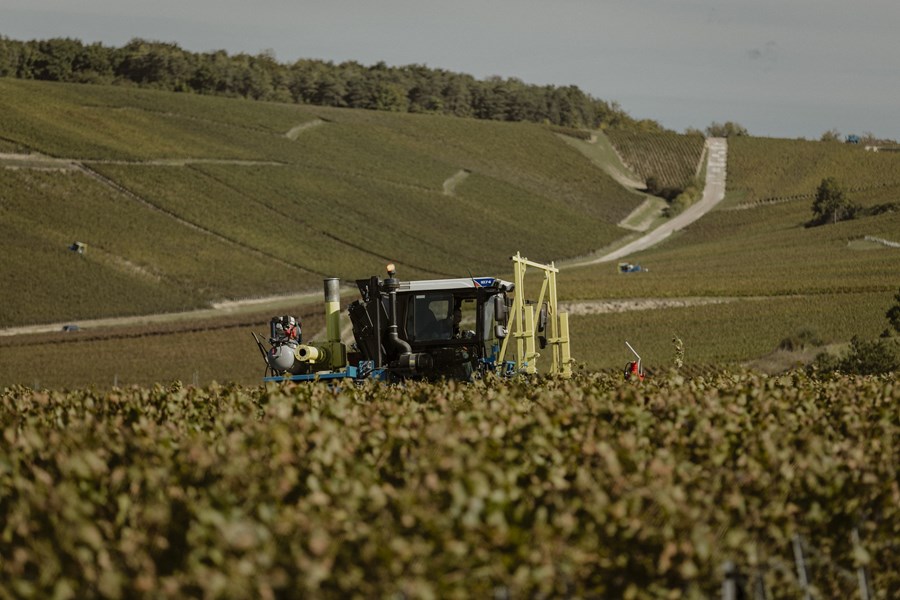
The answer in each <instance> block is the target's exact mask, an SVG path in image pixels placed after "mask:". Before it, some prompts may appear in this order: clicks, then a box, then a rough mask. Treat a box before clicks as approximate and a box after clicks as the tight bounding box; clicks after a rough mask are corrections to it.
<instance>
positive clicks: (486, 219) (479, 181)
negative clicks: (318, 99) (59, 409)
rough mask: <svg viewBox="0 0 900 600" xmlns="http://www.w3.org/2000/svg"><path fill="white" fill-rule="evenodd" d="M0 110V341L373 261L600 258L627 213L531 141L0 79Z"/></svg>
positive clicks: (577, 169)
mask: <svg viewBox="0 0 900 600" xmlns="http://www.w3.org/2000/svg"><path fill="white" fill-rule="evenodd" d="M0 95H2V97H3V98H4V111H2V113H0V152H2V153H4V154H3V155H2V157H0V166H2V167H5V168H0V198H2V200H3V202H2V208H0V210H2V214H3V227H4V229H5V230H6V233H8V235H7V236H6V238H5V239H6V242H4V245H6V246H9V247H8V249H7V251H6V252H5V254H4V258H3V259H0V260H2V261H3V265H4V266H3V278H4V280H5V283H7V284H8V285H5V286H3V291H0V303H3V304H4V305H5V306H7V307H8V309H7V310H5V311H3V314H2V315H0V326H12V325H21V324H28V323H40V322H48V321H49V322H52V321H56V320H64V319H77V318H89V317H97V316H114V315H121V314H142V313H144V312H147V311H168V310H184V309H187V308H192V307H201V306H205V305H207V304H208V303H209V302H211V301H215V300H220V299H227V298H240V297H247V296H264V295H273V294H285V293H292V292H297V291H303V290H308V289H316V288H317V287H318V286H319V282H320V280H321V278H322V277H323V276H338V277H341V278H344V279H353V278H356V277H362V276H367V275H369V274H372V273H378V272H380V271H381V270H382V268H383V265H384V263H385V262H386V261H393V262H396V263H397V264H398V266H399V268H400V269H401V271H400V272H401V273H402V274H403V275H404V276H406V277H422V276H432V277H433V276H449V275H453V276H460V275H467V274H470V273H473V274H477V273H486V272H497V271H499V270H503V269H506V268H508V267H507V259H508V256H509V255H511V254H512V253H514V252H515V251H517V250H520V251H522V252H523V253H524V254H526V255H528V256H529V257H531V258H533V259H535V260H553V259H558V258H562V257H566V256H575V255H580V254H584V253H585V252H588V251H591V250H593V249H595V248H597V247H601V246H604V245H606V244H608V243H610V242H611V241H613V240H615V239H617V238H618V237H620V236H621V235H622V234H623V233H624V232H623V231H622V230H620V229H619V228H618V227H617V226H616V223H618V222H619V221H620V220H621V219H622V218H623V217H624V216H626V215H627V214H629V212H630V211H631V210H633V209H634V207H635V206H636V205H637V203H638V201H639V200H638V199H637V198H636V197H635V196H634V195H633V194H630V193H629V192H628V191H626V190H624V189H623V188H622V187H621V186H619V185H618V184H616V183H615V182H614V181H613V180H612V179H611V178H610V177H609V176H607V175H606V174H605V173H604V172H603V171H602V170H601V169H599V168H597V167H596V166H595V165H592V164H591V162H590V161H589V160H588V159H587V158H585V157H584V156H583V155H582V154H580V153H579V152H578V151H576V150H574V149H572V148H571V147H569V146H568V145H567V144H565V143H564V142H562V141H561V140H559V138H558V137H557V136H556V135H554V134H553V133H551V132H550V131H549V130H547V129H546V128H543V127H541V126H538V125H533V124H524V123H516V124H513V123H498V122H489V121H475V120H471V119H459V118H452V117H441V116H434V115H408V114H391V113H378V112H371V111H358V110H347V109H329V108H321V107H303V106H296V105H282V104H275V103H262V102H250V101H242V100H233V99H223V98H213V97H201V96H192V95H185V94H173V93H164V92H154V91H150V90H138V89H129V88H122V87H104V86H81V85H71V84H58V83H55V84H54V83H43V82H33V81H19V80H9V79H0ZM23 155H27V156H23ZM42 157H50V158H51V159H56V160H55V161H54V160H45V159H42ZM460 172H463V173H465V174H466V176H465V177H464V178H459V177H458V174H459V173H460ZM448 181H452V182H453V185H452V189H451V191H447V190H446V189H445V183H446V182H448ZM73 241H80V242H83V243H86V244H87V247H88V251H87V253H86V254H84V255H82V256H78V255H75V254H74V253H71V252H68V251H67V247H68V245H70V244H72V242H73Z"/></svg>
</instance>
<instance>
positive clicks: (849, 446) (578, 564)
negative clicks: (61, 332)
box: [0, 373, 900, 598]
mask: <svg viewBox="0 0 900 600" xmlns="http://www.w3.org/2000/svg"><path fill="white" fill-rule="evenodd" d="M898 400H900V387H898V386H897V384H896V382H895V381H894V380H893V379H891V378H887V377H880V378H878V377H834V378H831V379H812V378H809V377H807V376H806V375H804V374H800V373H797V374H792V375H787V376H782V377H779V378H767V377H763V376H757V375H750V374H734V375H731V374H724V375H716V376H708V377H696V378H693V379H689V380H686V379H684V378H682V377H679V376H677V375H672V376H670V377H659V378H655V379H653V380H651V379H648V380H646V381H644V382H643V383H642V384H633V383H624V382H622V381H620V380H619V379H618V378H613V377H611V376H606V375H582V376H579V377H578V378H576V379H575V380H572V381H567V382H556V381H545V382H538V383H534V384H528V383H526V382H513V383H508V382H495V381H487V382H478V383H476V384H472V385H461V384H456V383H446V384H437V385H425V384H421V385H420V384H410V385H406V386H403V387H388V386H377V385H371V386H369V385H367V386H363V387H359V388H352V387H351V388H345V389H342V390H336V389H333V388H329V387H326V386H296V387H291V386H288V387H274V386H273V387H267V388H246V389H242V388H238V387H235V386H217V385H213V386H211V387H208V388H203V389H200V388H184V387H182V386H180V385H177V384H176V385H172V386H170V387H164V386H155V387H152V388H138V387H135V388H130V389H119V390H113V391H110V392H96V391H91V390H76V391H70V392H47V391H33V390H30V389H25V388H13V389H7V390H6V391H4V392H3V393H2V396H0V431H2V436H3V443H2V446H0V514H2V515H3V519H2V521H0V557H2V558H0V598H5V597H24V598H27V597H56V598H75V597H89V596H100V597H109V598H125V597H149V596H157V595H159V594H163V595H165V596H167V597H182V596H191V597H199V596H203V597H223V598H229V597H234V598H239V597H240V598H242V597H262V598H272V597H298V596H299V597H341V598H344V597H396V596H398V595H402V596H403V597H409V598H453V597H459V598H462V597H492V596H496V595H497V594H498V593H500V594H501V595H508V596H509V597H516V598H522V597H585V596H586V597H604V598H605V597H639V598H656V597H666V598H678V597H711V596H713V595H715V594H717V593H718V590H719V589H721V567H722V564H723V562H724V561H725V560H730V561H733V562H734V563H735V564H736V565H738V567H739V568H740V569H742V570H743V572H745V573H748V574H753V573H757V574H759V575H760V577H762V579H763V580H764V582H765V584H766V586H767V587H768V590H769V593H770V596H769V597H772V598H786V597H798V591H797V590H798V588H797V583H796V581H795V579H794V575H793V573H795V571H794V570H793V568H792V566H793V563H792V562H791V561H792V554H791V541H792V539H793V538H794V536H795V535H797V534H799V535H801V536H802V537H803V539H804V540H806V541H807V543H808V544H809V546H811V547H814V548H815V551H816V554H815V559H816V561H817V562H816V563H815V565H814V567H811V568H812V571H811V573H812V580H813V583H814V584H815V585H816V586H817V587H818V589H819V590H820V593H821V594H822V595H823V597H838V596H840V595H846V594H850V593H852V590H853V587H852V585H853V584H852V581H851V583H850V584H848V583H847V578H846V577H845V576H844V575H845V574H846V573H845V571H849V572H851V573H852V572H853V571H852V570H853V569H854V568H855V567H857V566H861V565H868V567H869V568H870V569H871V573H872V576H873V580H874V584H875V585H874V587H875V589H876V591H877V592H878V593H879V594H881V597H887V596H885V595H884V594H886V593H888V591H889V590H896V589H900V579H898V573H900V558H898V557H900V553H898V552H897V551H896V550H897V549H896V547H895V546H896V540H897V539H898V538H900V489H898V484H897V478H896V473H897V465H898V462H900V446H898V444H897V439H898V434H900V410H898V406H900V402H898ZM853 529H857V530H858V533H859V536H860V540H861V545H854V544H853V543H851V539H852V537H851V536H852V533H853ZM841 569H844V571H841ZM848 585H849V587H848Z"/></svg>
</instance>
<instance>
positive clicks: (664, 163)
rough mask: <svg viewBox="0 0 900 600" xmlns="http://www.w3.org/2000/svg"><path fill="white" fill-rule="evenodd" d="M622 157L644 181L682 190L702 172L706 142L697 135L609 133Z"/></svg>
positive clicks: (632, 132)
mask: <svg viewBox="0 0 900 600" xmlns="http://www.w3.org/2000/svg"><path fill="white" fill-rule="evenodd" d="M606 135H607V136H608V137H609V141H610V142H612V145H613V146H614V147H615V149H616V151H617V152H618V153H619V156H620V157H621V158H622V162H624V163H625V164H626V165H627V166H628V167H629V168H630V169H631V170H632V171H634V173H636V174H637V175H639V176H640V177H641V178H642V179H643V180H644V181H646V180H648V179H650V178H651V177H652V178H655V179H656V181H657V185H658V186H659V187H660V188H671V189H683V188H684V187H686V186H687V185H688V183H689V182H690V181H691V179H693V178H694V177H696V176H697V175H698V173H699V171H700V159H701V156H702V155H703V145H704V143H705V140H704V138H703V137H701V136H697V135H681V134H677V133H644V132H634V131H607V132H606Z"/></svg>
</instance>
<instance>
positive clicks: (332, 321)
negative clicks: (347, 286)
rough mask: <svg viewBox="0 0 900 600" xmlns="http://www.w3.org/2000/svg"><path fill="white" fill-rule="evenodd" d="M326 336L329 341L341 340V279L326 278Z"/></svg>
mask: <svg viewBox="0 0 900 600" xmlns="http://www.w3.org/2000/svg"><path fill="white" fill-rule="evenodd" d="M325 337H326V338H327V340H328V341H329V342H340V341H341V280H340V279H338V278H337V277H330V278H328V279H326V280H325Z"/></svg>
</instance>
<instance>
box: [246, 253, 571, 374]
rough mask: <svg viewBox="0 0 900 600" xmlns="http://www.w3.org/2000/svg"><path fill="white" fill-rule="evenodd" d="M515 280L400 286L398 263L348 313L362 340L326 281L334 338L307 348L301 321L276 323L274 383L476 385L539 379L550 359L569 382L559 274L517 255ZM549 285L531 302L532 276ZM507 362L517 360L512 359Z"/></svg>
mask: <svg viewBox="0 0 900 600" xmlns="http://www.w3.org/2000/svg"><path fill="white" fill-rule="evenodd" d="M511 259H512V261H513V267H514V281H513V282H509V281H504V280H502V279H499V278H497V277H468V278H457V279H432V280H424V281H401V280H400V279H398V278H397V273H396V271H395V269H394V266H393V265H388V268H387V275H388V277H387V278H386V279H384V280H380V279H379V278H378V277H371V278H370V279H359V280H357V281H356V285H357V287H358V288H359V292H360V299H359V300H355V301H353V302H352V303H351V304H350V305H349V307H348V309H347V313H348V315H349V318H350V322H351V324H352V328H353V337H354V343H351V344H345V343H344V342H343V341H342V339H341V337H342V334H341V330H342V326H341V303H340V280H339V279H336V278H330V279H326V280H325V339H324V340H320V341H310V342H308V343H306V342H304V341H303V337H302V332H301V327H300V322H299V320H298V319H296V318H295V317H292V316H289V315H287V316H280V317H273V318H272V320H271V322H270V324H269V325H270V331H269V337H268V348H267V346H266V344H265V343H264V342H263V341H262V340H261V339H260V336H257V334H255V333H254V334H253V337H254V339H255V340H256V344H257V346H258V347H259V350H260V352H261V353H262V355H263V358H264V359H265V361H266V372H265V377H264V380H265V381H329V380H331V381H333V380H347V379H349V380H352V381H355V382H362V381H366V380H370V379H374V380H380V381H387V382H396V381H402V380H407V379H424V380H437V379H458V380H470V379H472V378H476V377H479V376H483V375H484V374H486V373H494V374H496V375H499V376H512V375H516V374H527V375H532V374H536V373H538V367H537V361H538V358H539V357H542V355H543V354H544V353H546V354H549V359H550V364H549V367H548V368H547V369H546V370H545V371H546V373H547V374H549V375H556V376H559V377H570V376H571V374H572V363H573V361H572V358H571V355H570V346H569V319H568V316H569V315H568V314H567V313H560V312H559V311H558V310H557V301H556V274H557V273H558V272H559V270H558V269H557V268H556V267H555V266H554V265H553V263H550V264H549V265H544V264H540V263H536V262H532V261H530V260H528V259H527V258H524V257H522V256H520V255H519V254H518V253H517V254H516V255H515V256H513V257H511ZM529 268H530V269H536V270H537V271H539V272H540V273H542V274H543V283H542V285H541V290H540V293H539V294H538V297H537V299H536V300H533V301H531V300H526V299H525V296H524V289H525V272H526V270H527V269H529ZM507 357H508V358H507Z"/></svg>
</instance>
